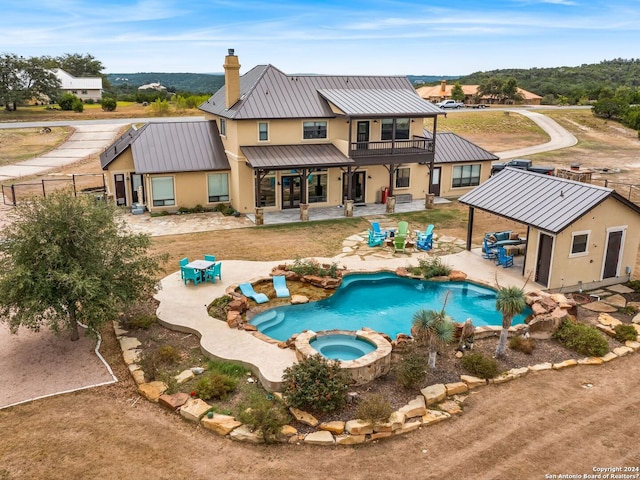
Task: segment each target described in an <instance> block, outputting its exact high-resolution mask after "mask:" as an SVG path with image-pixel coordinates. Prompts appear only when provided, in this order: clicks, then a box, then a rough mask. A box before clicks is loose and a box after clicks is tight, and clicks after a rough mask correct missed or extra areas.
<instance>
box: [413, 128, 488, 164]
mask: <svg viewBox="0 0 640 480" xmlns="http://www.w3.org/2000/svg"><path fill="white" fill-rule="evenodd" d="M424 136H425V137H427V138H433V135H432V134H431V132H429V131H428V130H425V131H424ZM499 159H500V157H498V156H497V155H494V154H493V153H491V152H489V151H487V150H485V149H484V148H482V147H479V146H478V145H476V144H475V143H472V142H470V141H469V140H466V139H465V138H462V137H461V136H459V135H456V134H455V133H452V132H438V133H437V135H436V148H435V158H434V161H433V162H434V163H436V164H438V163H459V162H478V161H491V162H494V161H496V160H499Z"/></svg>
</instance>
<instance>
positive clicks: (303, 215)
mask: <svg viewBox="0 0 640 480" xmlns="http://www.w3.org/2000/svg"><path fill="white" fill-rule="evenodd" d="M300 221H301V222H308V221H309V204H308V203H301V204H300Z"/></svg>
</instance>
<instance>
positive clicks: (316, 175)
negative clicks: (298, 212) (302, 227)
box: [308, 169, 328, 203]
mask: <svg viewBox="0 0 640 480" xmlns="http://www.w3.org/2000/svg"><path fill="white" fill-rule="evenodd" d="M327 180H328V175H327V170H326V169H322V170H316V171H314V172H313V173H312V174H311V175H309V188H308V190H309V203H321V202H326V201H327V183H328V182H327Z"/></svg>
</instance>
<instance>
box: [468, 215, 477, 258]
mask: <svg viewBox="0 0 640 480" xmlns="http://www.w3.org/2000/svg"><path fill="white" fill-rule="evenodd" d="M474 212H475V208H473V207H469V220H468V222H467V250H468V251H471V236H472V235H473V214H474Z"/></svg>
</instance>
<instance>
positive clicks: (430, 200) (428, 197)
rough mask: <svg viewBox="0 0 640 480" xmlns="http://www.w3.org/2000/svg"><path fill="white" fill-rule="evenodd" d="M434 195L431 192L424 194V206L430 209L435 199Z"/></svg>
mask: <svg viewBox="0 0 640 480" xmlns="http://www.w3.org/2000/svg"><path fill="white" fill-rule="evenodd" d="M435 198H436V196H435V195H434V194H433V193H427V195H426V196H425V199H424V208H426V209H428V210H430V209H432V208H433V201H434V200H435Z"/></svg>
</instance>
